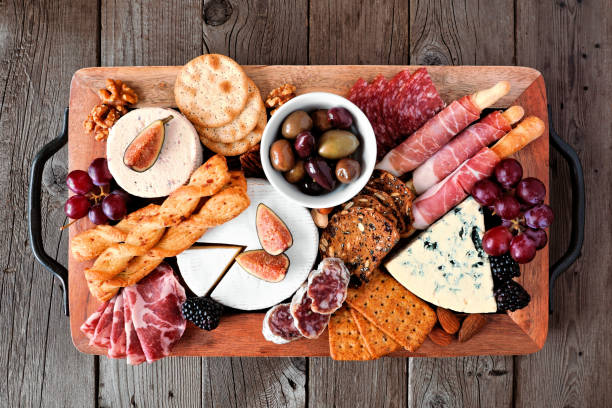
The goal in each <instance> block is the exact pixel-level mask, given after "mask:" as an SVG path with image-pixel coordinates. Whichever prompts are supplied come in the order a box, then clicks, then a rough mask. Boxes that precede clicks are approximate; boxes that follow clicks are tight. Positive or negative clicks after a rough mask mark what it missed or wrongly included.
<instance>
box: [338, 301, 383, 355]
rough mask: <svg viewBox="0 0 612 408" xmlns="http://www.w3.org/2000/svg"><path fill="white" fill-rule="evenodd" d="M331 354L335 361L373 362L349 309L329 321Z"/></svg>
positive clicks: (343, 309) (346, 308)
mask: <svg viewBox="0 0 612 408" xmlns="http://www.w3.org/2000/svg"><path fill="white" fill-rule="evenodd" d="M328 330H329V354H331V358H333V359H334V360H371V359H372V356H371V355H370V353H369V352H368V349H367V347H366V345H365V343H364V341H363V338H362V337H361V335H360V334H359V329H358V328H357V324H355V321H354V320H353V316H352V314H351V311H350V310H349V309H348V307H346V306H344V307H343V308H342V309H340V310H338V311H336V312H335V313H334V314H333V315H332V316H331V319H330V321H329V329H328Z"/></svg>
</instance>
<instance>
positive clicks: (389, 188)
mask: <svg viewBox="0 0 612 408" xmlns="http://www.w3.org/2000/svg"><path fill="white" fill-rule="evenodd" d="M367 185H368V186H370V187H372V188H375V189H378V190H381V191H384V192H385V193H387V194H389V196H391V198H392V199H393V201H394V202H395V205H396V207H397V208H398V210H399V211H400V213H401V215H402V218H403V219H404V224H405V225H406V228H405V229H403V230H401V231H400V233H406V232H408V230H409V226H410V225H412V222H413V221H414V218H413V217H412V201H413V200H414V197H415V196H414V193H413V192H412V190H410V188H409V187H408V186H407V185H406V184H405V183H404V182H403V181H402V180H400V179H399V178H397V177H395V176H394V175H393V174H391V173H389V172H387V171H383V170H374V173H373V174H372V178H370V180H369V181H368V184H367ZM402 236H404V235H402Z"/></svg>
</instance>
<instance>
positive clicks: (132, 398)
mask: <svg viewBox="0 0 612 408" xmlns="http://www.w3.org/2000/svg"><path fill="white" fill-rule="evenodd" d="M100 11H101V17H100V21H101V27H100V29H101V33H100V43H101V50H100V58H101V61H100V63H101V65H103V66H104V65H158V64H168V63H173V64H184V63H185V62H186V61H188V60H190V59H191V58H193V57H196V56H198V55H200V54H201V52H202V36H201V35H200V33H199V30H198V28H199V27H201V26H202V22H203V19H202V3H201V2H200V1H195V0H193V1H191V0H190V1H163V2H144V3H142V2H134V1H129V0H104V1H101V3H100ZM109 77H111V78H115V79H117V78H116V77H114V76H112V75H110V76H109ZM128 83H129V82H128ZM157 85H158V86H166V88H167V89H170V90H172V87H173V85H174V79H173V80H172V82H169V83H167V84H165V83H164V84H157ZM97 88H99V86H98V87H97ZM97 88H93V89H92V90H91V91H92V92H91V93H90V94H88V104H87V106H85V107H79V109H85V110H87V109H90V108H91V106H92V105H91V102H90V101H95V100H96V98H97V96H96V95H95V91H96V89H97ZM136 91H137V92H138V93H139V94H140V93H141V92H142V89H136ZM94 103H96V102H94ZM172 106H173V105H172ZM79 115H81V112H80V111H78V110H77V111H75V112H71V119H70V120H71V124H73V119H74V120H77V121H78V122H79V123H77V124H76V125H75V126H79V125H80V126H82V123H80V122H82V118H80V117H79ZM81 133H82V134H83V137H84V138H87V139H89V140H92V139H91V135H87V134H85V133H84V132H82V131H81ZM93 147H94V152H92V153H93V154H94V156H95V157H99V156H104V153H105V152H104V144H103V143H97V142H94V145H93ZM92 158H93V157H87V159H86V160H82V161H80V162H79V163H78V168H86V167H87V165H88V164H87V161H88V160H91V159H92ZM83 159H84V158H83ZM75 164H76V163H75ZM71 165H73V164H72V163H71ZM75 168H76V167H75ZM74 312H75V313H79V311H78V310H75V311H74ZM202 381H203V379H202V370H201V361H200V359H192V358H166V359H163V360H161V361H158V362H156V363H155V364H151V365H149V364H143V365H140V366H138V367H132V366H128V365H127V364H126V361H125V360H112V359H110V358H107V357H105V356H104V357H100V358H99V384H98V386H99V388H98V396H97V398H98V404H99V406H101V407H119V406H144V407H148V406H169V407H172V406H175V407H186V406H199V405H200V404H201V401H200V400H201V396H200V391H201V388H202V385H201V384H202Z"/></svg>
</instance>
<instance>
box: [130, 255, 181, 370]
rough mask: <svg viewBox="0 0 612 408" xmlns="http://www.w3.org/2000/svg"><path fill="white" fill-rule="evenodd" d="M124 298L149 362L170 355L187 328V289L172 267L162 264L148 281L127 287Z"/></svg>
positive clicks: (144, 280) (150, 275) (146, 279)
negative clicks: (185, 306) (185, 314)
mask: <svg viewBox="0 0 612 408" xmlns="http://www.w3.org/2000/svg"><path fill="white" fill-rule="evenodd" d="M123 295H124V297H125V302H127V303H128V305H129V310H130V313H131V319H132V324H133V325H134V328H135V329H136V334H137V335H138V340H140V345H141V347H142V351H143V352H144V355H145V357H146V359H147V362H148V363H151V362H153V361H156V360H159V359H160V358H163V357H166V356H168V355H169V354H170V351H171V350H172V347H173V346H174V345H175V344H176V343H177V342H178V341H179V339H180V338H181V336H182V335H183V332H184V331H185V326H186V321H185V318H184V317H183V314H182V312H181V305H182V304H183V302H184V301H185V299H186V297H185V290H184V289H183V287H182V286H181V285H180V283H179V282H178V280H177V279H176V276H175V275H174V271H173V270H172V268H171V267H170V265H168V264H166V263H162V264H160V265H159V266H158V267H157V268H156V269H155V270H154V271H153V272H151V273H150V274H149V275H148V276H147V277H146V278H144V279H142V280H141V281H140V282H138V283H137V284H135V285H132V286H128V287H126V288H125V289H124V290H123Z"/></svg>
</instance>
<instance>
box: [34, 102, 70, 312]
mask: <svg viewBox="0 0 612 408" xmlns="http://www.w3.org/2000/svg"><path fill="white" fill-rule="evenodd" d="M67 142H68V108H66V110H65V111H64V126H63V129H62V133H61V134H60V135H59V136H58V137H56V138H55V139H53V140H52V141H50V142H49V143H47V144H46V145H45V146H44V147H43V148H42V149H40V151H39V152H38V153H37V154H36V157H34V161H33V162H32V170H31V172H30V191H29V195H28V219H29V225H28V227H29V229H30V231H29V232H30V246H31V247H32V252H33V253H34V257H36V260H38V262H40V263H41V264H42V266H44V267H45V268H47V270H48V271H49V272H51V273H52V274H53V275H55V277H57V278H58V279H59V280H60V283H61V284H62V291H63V292H64V313H66V316H68V315H69V310H68V270H67V269H66V268H65V267H64V266H63V265H62V264H60V263H59V262H57V261H56V260H55V259H53V258H51V257H50V256H49V255H48V254H47V253H46V252H45V246H44V245H43V239H42V224H41V214H40V194H41V181H42V174H43V170H44V168H45V163H46V162H47V160H49V159H50V158H51V156H53V155H54V154H55V153H57V151H58V150H59V149H61V148H62V147H64V145H65V144H66V143H67Z"/></svg>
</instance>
